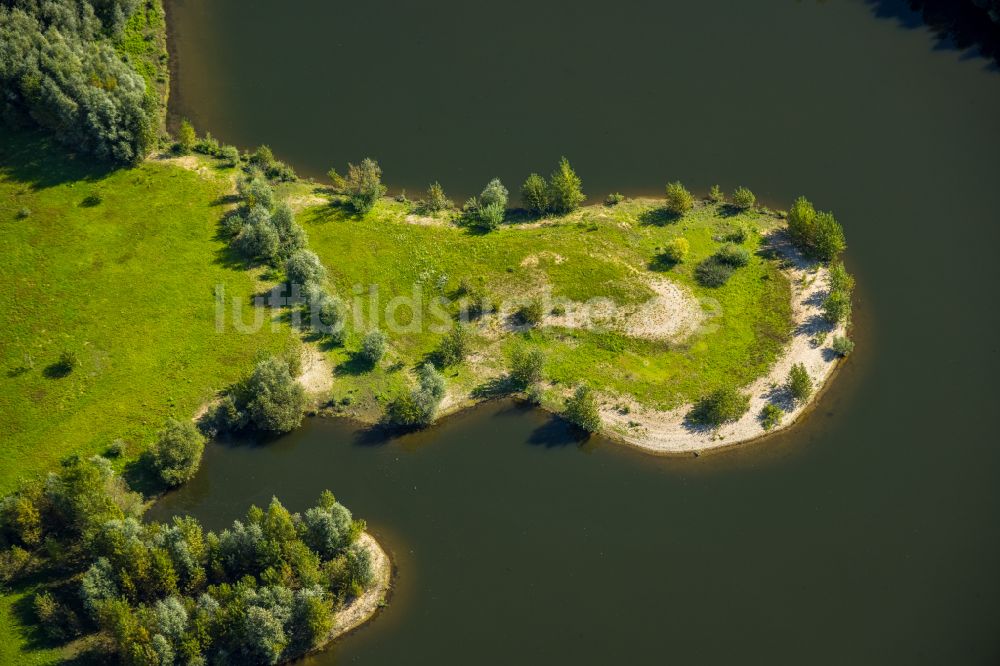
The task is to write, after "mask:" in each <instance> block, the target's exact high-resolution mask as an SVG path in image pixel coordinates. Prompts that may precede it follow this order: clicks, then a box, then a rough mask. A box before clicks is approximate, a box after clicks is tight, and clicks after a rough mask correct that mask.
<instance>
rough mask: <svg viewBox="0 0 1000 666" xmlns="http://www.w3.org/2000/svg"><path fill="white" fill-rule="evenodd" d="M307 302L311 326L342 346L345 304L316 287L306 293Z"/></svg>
mask: <svg viewBox="0 0 1000 666" xmlns="http://www.w3.org/2000/svg"><path fill="white" fill-rule="evenodd" d="M306 301H307V303H308V307H309V318H310V326H311V327H312V328H313V329H315V330H318V331H320V332H322V333H324V334H326V335H328V336H330V340H331V341H332V342H333V343H334V344H342V343H343V341H344V326H345V324H346V317H345V315H344V312H345V310H346V307H345V306H344V303H343V302H342V301H341V300H340V299H339V298H336V297H334V296H331V295H330V294H328V293H327V292H326V291H324V290H323V289H322V288H321V287H318V286H316V285H313V286H312V287H311V288H309V289H308V290H307V291H306Z"/></svg>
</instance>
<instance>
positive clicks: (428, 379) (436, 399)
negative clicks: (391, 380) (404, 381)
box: [386, 363, 445, 427]
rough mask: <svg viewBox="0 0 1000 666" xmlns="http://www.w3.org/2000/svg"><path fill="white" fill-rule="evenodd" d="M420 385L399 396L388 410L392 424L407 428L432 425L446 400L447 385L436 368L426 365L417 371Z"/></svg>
mask: <svg viewBox="0 0 1000 666" xmlns="http://www.w3.org/2000/svg"><path fill="white" fill-rule="evenodd" d="M417 382H418V385H417V387H416V388H414V389H413V390H412V391H410V392H409V393H404V394H402V395H400V396H397V397H396V399H394V400H393V401H392V402H391V403H389V406H388V408H387V410H386V416H387V418H388V420H389V421H390V422H391V423H394V424H396V425H401V426H407V427H422V426H426V425H430V423H431V422H432V421H433V420H434V415H435V414H436V413H437V408H438V405H440V404H441V400H442V398H444V392H445V384H444V377H442V376H441V373H439V372H438V371H437V370H435V369H434V366H433V365H431V364H430V363H425V364H424V365H422V366H421V367H420V369H419V370H418V371H417Z"/></svg>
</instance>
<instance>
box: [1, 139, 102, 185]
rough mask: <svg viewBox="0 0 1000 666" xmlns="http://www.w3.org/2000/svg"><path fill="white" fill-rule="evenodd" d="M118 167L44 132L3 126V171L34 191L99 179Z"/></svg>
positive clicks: (5, 174)
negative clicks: (59, 141)
mask: <svg viewBox="0 0 1000 666" xmlns="http://www.w3.org/2000/svg"><path fill="white" fill-rule="evenodd" d="M117 169H118V166H117V165H115V164H112V163H109V162H102V161H100V160H97V159H96V158H94V157H92V156H85V155H78V154H76V153H74V152H72V151H70V150H68V149H66V148H65V147H63V146H61V145H59V143H58V142H57V141H56V140H55V139H53V138H52V137H49V136H46V135H44V134H42V133H41V132H38V131H34V130H12V129H10V128H7V127H3V126H0V173H2V174H3V175H4V176H5V177H7V178H9V179H11V180H14V181H17V182H21V183H25V184H27V185H28V186H30V187H31V189H33V190H42V189H46V188H49V187H54V186H56V185H61V184H63V183H68V182H77V181H85V182H96V181H99V180H101V179H103V178H105V177H107V176H108V175H109V174H111V173H112V172H114V171H116V170H117Z"/></svg>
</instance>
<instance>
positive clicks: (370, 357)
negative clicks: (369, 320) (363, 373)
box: [358, 329, 386, 367]
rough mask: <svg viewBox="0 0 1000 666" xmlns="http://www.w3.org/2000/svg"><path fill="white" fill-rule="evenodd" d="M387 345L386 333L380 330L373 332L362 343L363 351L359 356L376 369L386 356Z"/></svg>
mask: <svg viewBox="0 0 1000 666" xmlns="http://www.w3.org/2000/svg"><path fill="white" fill-rule="evenodd" d="M385 343H386V339H385V333H383V332H382V331H380V330H378V329H376V330H374V331H371V332H369V333H368V334H367V335H365V337H364V339H363V340H362V341H361V350H360V351H359V352H358V355H359V356H360V357H361V359H362V360H364V361H365V362H366V363H367V364H368V365H370V366H373V367H374V366H375V365H377V364H378V362H379V361H381V360H382V357H383V356H385Z"/></svg>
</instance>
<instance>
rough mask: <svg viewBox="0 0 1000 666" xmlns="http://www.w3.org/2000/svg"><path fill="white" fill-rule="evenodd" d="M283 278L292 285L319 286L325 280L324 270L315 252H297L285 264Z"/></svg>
mask: <svg viewBox="0 0 1000 666" xmlns="http://www.w3.org/2000/svg"><path fill="white" fill-rule="evenodd" d="M285 276H286V277H287V278H288V283H289V284H292V285H301V286H302V287H308V286H309V285H314V284H315V285H319V284H322V283H323V282H324V281H325V280H326V268H325V267H324V266H323V262H321V261H320V260H319V257H318V256H316V253H315V252H313V251H311V250H297V251H296V252H294V253H293V254H292V256H290V257H288V261H286V262H285Z"/></svg>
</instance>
